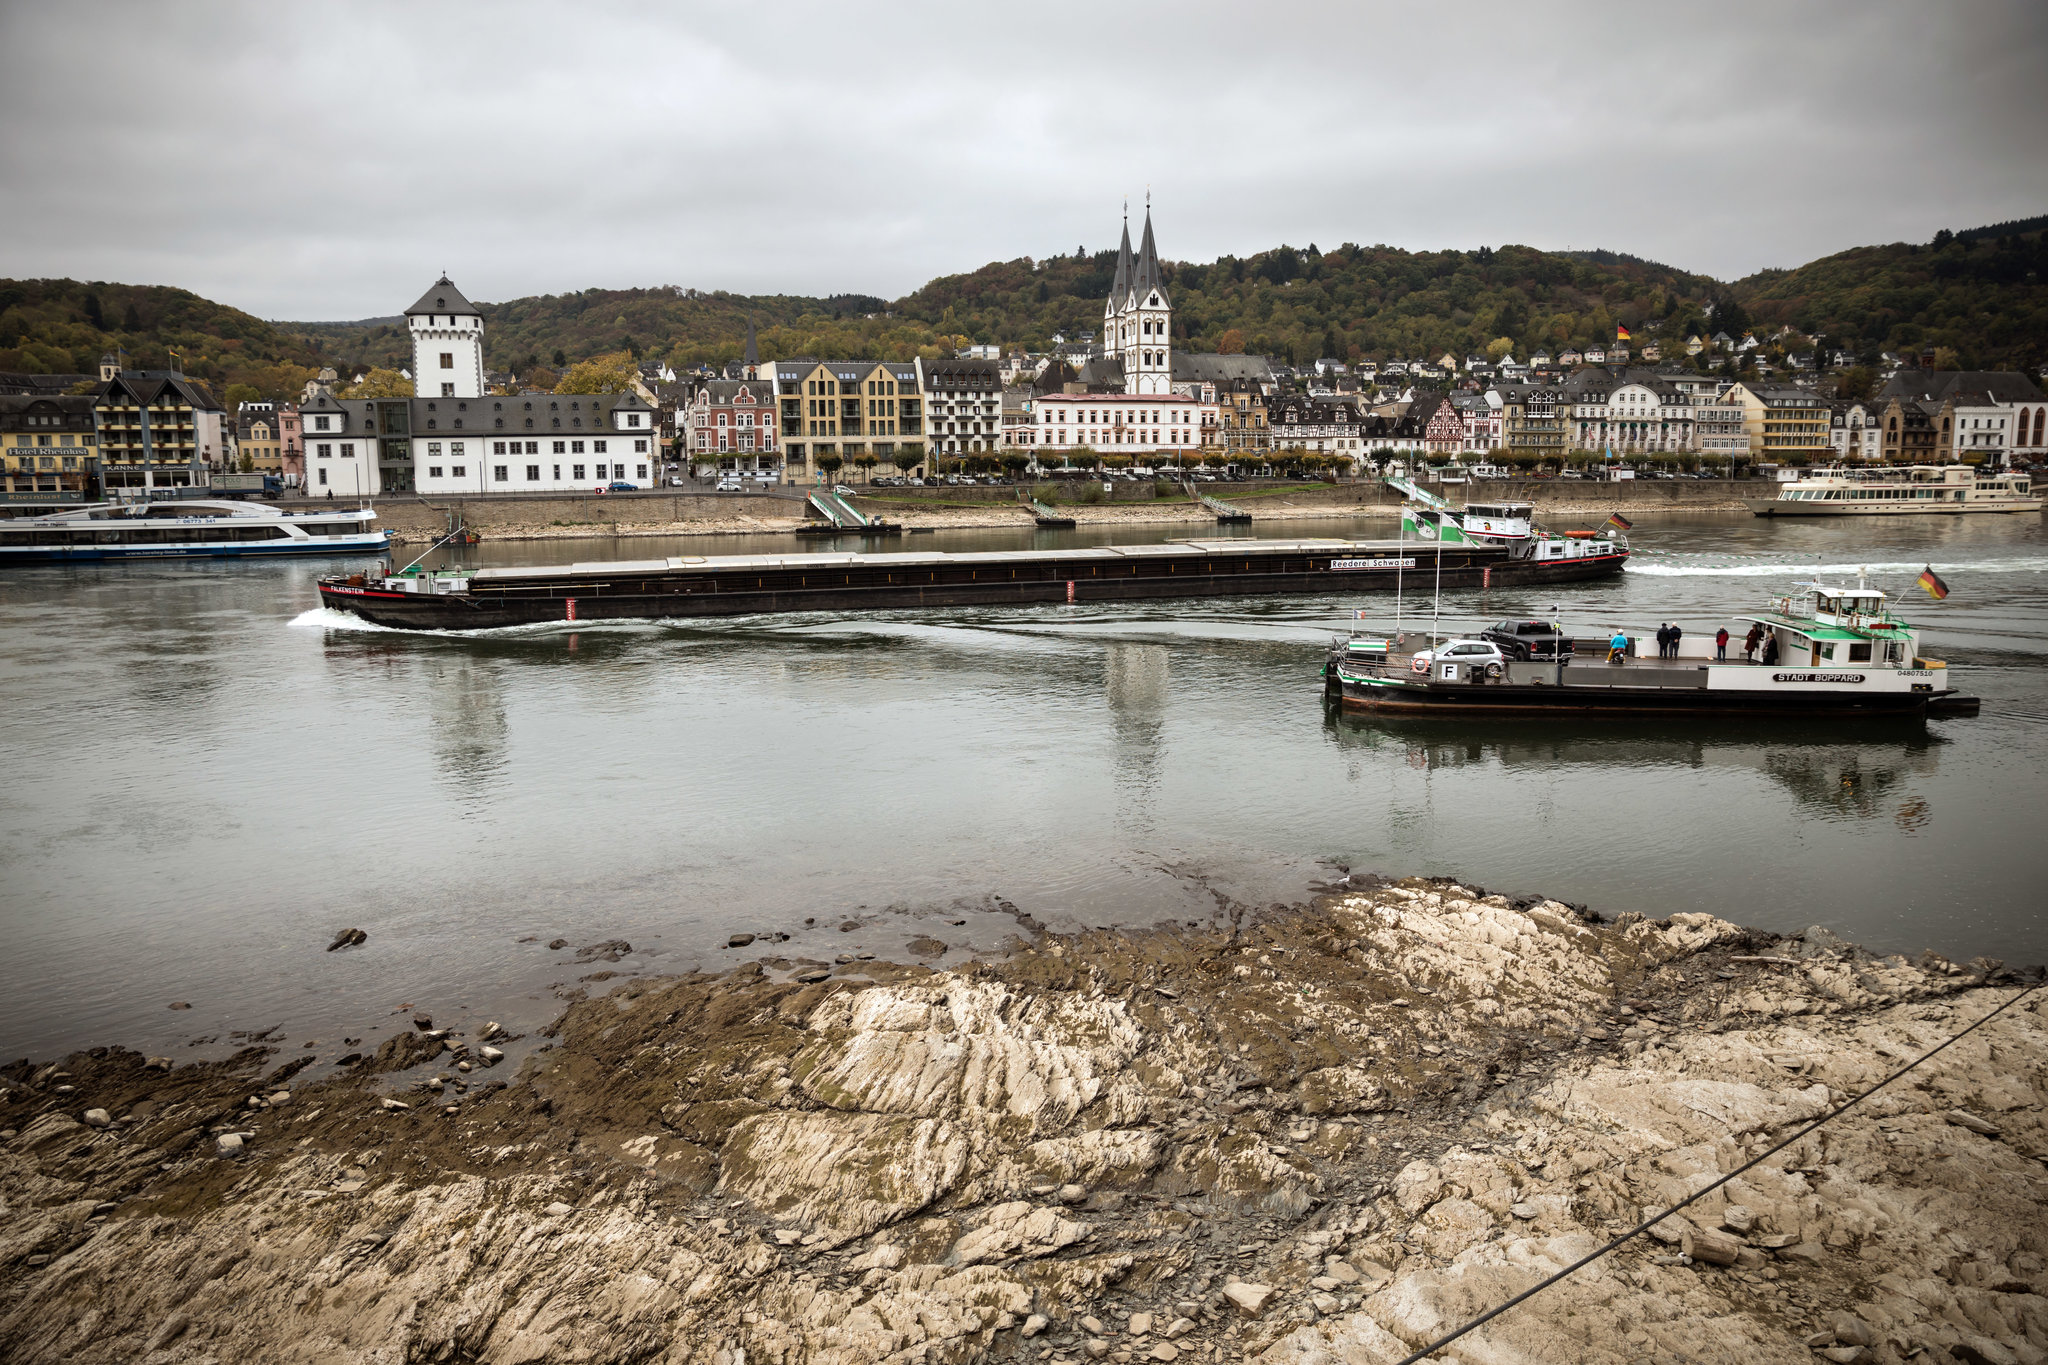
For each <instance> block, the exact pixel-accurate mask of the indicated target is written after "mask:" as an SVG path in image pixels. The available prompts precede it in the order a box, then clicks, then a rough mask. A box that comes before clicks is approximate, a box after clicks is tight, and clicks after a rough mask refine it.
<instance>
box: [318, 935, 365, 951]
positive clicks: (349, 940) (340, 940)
mask: <svg viewBox="0 0 2048 1365" xmlns="http://www.w3.org/2000/svg"><path fill="white" fill-rule="evenodd" d="M369 939H370V936H369V935H368V934H366V933H364V932H363V931H362V930H360V929H344V930H342V931H341V932H340V933H338V934H336V935H335V936H334V942H332V943H330V944H328V945H327V951H328V952H330V953H331V952H334V951H335V950H336V949H339V948H353V947H356V946H357V945H358V944H362V943H367V942H369Z"/></svg>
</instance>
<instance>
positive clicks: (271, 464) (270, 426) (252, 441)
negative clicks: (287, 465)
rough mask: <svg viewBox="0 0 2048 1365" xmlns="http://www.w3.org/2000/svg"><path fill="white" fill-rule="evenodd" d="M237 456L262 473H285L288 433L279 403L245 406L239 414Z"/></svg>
mask: <svg viewBox="0 0 2048 1365" xmlns="http://www.w3.org/2000/svg"><path fill="white" fill-rule="evenodd" d="M235 438H236V441H235V443H236V447H237V451H236V453H237V455H238V456H239V457H240V459H241V461H242V463H244V464H246V465H247V466H248V467H249V468H250V469H251V470H253V471H255V472H256V473H258V474H280V473H283V472H284V431H283V428H282V424H281V423H280V422H279V421H278V414H277V405H276V404H275V403H244V404H242V406H241V409H240V410H239V412H238V413H237V414H236V420H235Z"/></svg>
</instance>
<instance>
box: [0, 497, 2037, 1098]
mask: <svg viewBox="0 0 2048 1365" xmlns="http://www.w3.org/2000/svg"><path fill="white" fill-rule="evenodd" d="M1178 529H1179V528H1167V529H1161V528H1125V529H1122V530H1120V531H1117V532H1114V533H1111V532H1103V533H1097V534H1094V535H1088V534H1084V533H1069V534H1066V535H1062V536H1052V537H1048V536H1047V535H1046V534H1044V533H1040V534H1038V535H1037V536H1035V537H1034V536H1033V535H1032V534H1031V533H1012V532H1008V531H1002V532H996V531H988V532H969V531H961V532H942V533H939V534H935V535H932V536H929V537H926V536H919V537H918V538H917V539H918V546H919V548H923V547H925V546H931V547H932V548H938V549H987V548H1000V547H1012V546H1021V545H1026V544H1038V545H1052V544H1060V543H1082V542H1085V541H1088V540H1091V539H1092V540H1104V539H1110V538H1116V539H1122V540H1126V541H1131V540H1157V539H1160V538H1162V537H1163V536H1165V535H1171V534H1176V533H1177V532H1178ZM1383 529H1384V528H1383V525H1382V524H1380V523H1366V522H1352V521H1348V520H1347V521H1333V522H1330V523H1327V524H1323V523H1286V524H1276V525H1272V526H1270V527H1258V528H1255V530H1257V531H1258V532H1259V533H1264V534H1274V535H1284V536H1298V535H1305V534H1362V535H1365V536H1376V535H1380V534H1383ZM1632 539H1633V542H1634V546H1635V549H1636V552H1637V553H1636V557H1635V560H1634V562H1633V563H1632V564H1631V566H1630V568H1629V571H1628V572H1627V573H1626V574H1625V575H1623V576H1622V577H1621V578H1620V579H1619V580H1616V581H1612V582H1607V583H1598V584H1586V585H1575V586H1571V587H1569V588H1568V589H1567V590H1566V591H1565V592H1564V593H1563V595H1562V596H1561V597H1553V598H1551V599H1550V600H1543V601H1534V600H1529V598H1528V597H1527V596H1525V595H1523V594H1520V593H1517V592H1510V591H1499V590H1496V591H1493V592H1490V593H1484V592H1480V591H1476V590H1475V591H1464V592H1452V593H1445V594H1444V596H1443V600H1442V604H1441V611H1442V616H1443V620H1444V623H1445V624H1446V626H1449V625H1452V624H1454V623H1464V624H1470V623H1473V622H1475V621H1479V620H1491V619H1493V618H1495V617H1497V616H1507V615H1515V614H1520V613H1523V612H1530V613H1541V612H1548V611H1549V610H1551V609H1552V608H1554V607H1555V608H1561V609H1562V612H1563V615H1564V618H1565V619H1566V621H1567V622H1568V624H1569V625H1570V626H1571V627H1572V628H1573V629H1574V630H1576V631H1579V632H1580V633H1587V634H1592V633H1599V632H1600V631H1603V630H1605V629H1607V628H1608V627H1610V626H1612V625H1614V624H1616V623H1622V624H1627V625H1630V626H1637V627H1646V628H1654V627H1655V625H1656V624H1657V623H1658V622H1659V621H1661V620H1664V619H1677V620H1680V621H1681V622H1683V623H1684V624H1685V625H1686V627H1687V628H1688V630H1689V631H1692V632H1700V631H1706V632H1711V631H1712V629H1713V628H1714V626H1715V625H1716V624H1719V623H1721V622H1727V621H1730V614H1731V613H1734V612H1738V611H1744V610H1749V609H1752V608H1753V607H1755V606H1757V605H1760V603H1761V602H1762V599H1763V598H1764V597H1765V596H1766V595H1767V594H1770V593H1774V592H1783V591H1786V590H1788V589H1789V588H1790V587H1791V586H1792V584H1794V583H1795V582H1797V581H1799V580H1802V579H1807V578H1811V577H1812V576H1813V575H1814V574H1815V572H1816V571H1817V570H1818V571H1820V572H1822V573H1823V574H1825V575H1828V576H1833V577H1835V578H1837V579H1838V580H1840V579H1843V578H1845V577H1849V576H1853V574H1854V572H1855V571H1856V569H1857V567H1858V566H1867V567H1868V568H1869V570H1870V572H1871V577H1872V580H1873V582H1874V583H1875V584H1876V585H1878V586H1881V587H1884V588H1886V589H1887V590H1890V591H1892V592H1893V593H1895V594H1898V595H1899V600H1900V601H1901V603H1902V604H1903V607H1904V609H1905V611H1906V612H1907V613H1908V614H1909V616H1910V617H1911V618H1912V619H1914V620H1915V621H1917V622H1919V623H1921V624H1922V625H1923V626H1924V627H1925V629H1926V631H1927V636H1926V641H1925V647H1926V648H1927V649H1928V650H1930V651H1931V652H1932V653H1934V654H1935V655H1937V656H1939V657H1943V658H1946V659H1948V660H1949V661H1951V663H1952V664H1953V666H1954V667H1955V668H1956V669H1957V671H1958V675H1959V677H1960V678H1961V680H1962V681H1963V682H1964V683H1965V684H1966V685H1967V690H1970V691H1972V692H1975V693H1976V694H1978V695H1980V696H1982V697H1983V698H1984V713H1983V715H1981V716H1980V717H1977V718H1975V719H1968V720H1964V719H1956V720H1942V721H1934V722H1927V723H1918V722H1916V723H1912V724H1904V725H1900V724H1892V723H1885V724H1881V725H1878V724H1872V723H1868V722H1865V723H1860V724H1835V725H1826V724H1814V723H1811V722H1769V723H1764V722H1743V723H1729V722H1725V721H1702V720H1677V719H1674V720H1669V721H1663V722H1658V723H1654V724H1644V723H1634V722H1627V723H1616V722H1559V721H1549V720H1532V721H1527V722H1514V723H1509V722H1498V721H1495V722H1479V721H1466V722H1459V721H1454V720H1450V721H1430V722H1406V723H1392V722H1372V721H1363V720H1351V719H1336V718H1332V717H1330V716H1328V715H1326V713H1325V709H1324V707H1323V705H1322V702H1321V694H1320V683H1319V680H1318V678H1317V669H1318V666H1319V664H1320V662H1321V658H1322V652H1323V649H1324V647H1325V644H1326V642H1327V641H1328V639H1329V638H1330V635H1331V634H1332V632H1333V630H1335V629H1339V628H1342V627H1343V626H1345V625H1347V624H1348V623H1347V622H1345V621H1343V620H1342V618H1344V617H1345V616H1347V615H1348V614H1349V609H1350V608H1351V607H1353V606H1368V607H1371V608H1373V609H1374V611H1375V619H1376V621H1378V622H1386V621H1388V620H1390V618H1391V615H1392V604H1391V602H1390V601H1388V600H1387V599H1386V598H1384V597H1377V596H1375V597H1372V598H1360V599H1357V600H1356V601H1355V602H1354V601H1352V600H1346V599H1336V598H1274V599H1260V600H1241V601H1224V602H1214V601H1209V602H1165V603H1152V604H1130V605H1115V606H1107V605H1100V604H1086V605H1083V606H1080V607H1061V606H1047V607H1039V608H1002V609H990V610H963V609H946V610H930V611H892V612H883V613H877V614H874V615H870V616H849V617H839V618H829V617H823V616H789V617H764V618H751V619H741V620H729V621H715V622H691V623H676V624H669V623H621V624H616V625H600V626H596V627H592V626H588V625H584V626H579V627H573V628H572V627H570V626H567V625H561V626H551V627H545V628H536V629H527V630H518V631H512V632H506V633H502V634H494V635H486V636H446V635H425V634H408V633H403V632H395V631H385V630H376V629H370V628H364V627H363V626H361V625H360V624H359V623H356V622H354V621H353V620H352V619H351V618H346V617H340V616H334V615H330V614H328V613H325V612H323V611H321V610H320V609H319V608H318V606H317V602H316V598H315V594H314V590H313V580H314V578H315V577H316V575H318V574H319V573H322V572H327V571H330V569H331V567H332V566H331V564H321V563H315V562H304V563H297V564H293V563H250V564H236V563H212V562H208V563H187V564H178V563H148V564H133V565H109V566H105V567H94V566H80V567H48V568H38V569H27V570H15V571H12V572H11V573H9V574H8V576H6V577H5V578H4V579H0V676H4V679H5V690H4V694H0V695H4V697H5V699H6V704H5V707H4V709H0V753H4V754H5V757H6V782H5V784H4V786H0V1058H13V1057H19V1056H23V1055H37V1056H43V1055H50V1054H53V1053H55V1052H57V1051H58V1050H60V1049H64V1048H68V1047H72V1046H77V1045H82V1044H87V1043H105V1042H119V1043H124V1044H127V1045H131V1046H136V1047H145V1048H148V1049H150V1050H152V1051H162V1050H170V1049H178V1050H179V1051H178V1052H177V1055H180V1056H196V1055H203V1054H205V1053H207V1052H212V1051H218V1050H221V1049H224V1048H226V1047H228V1046H230V1045H232V1044H233V1043H234V1042H235V1041H236V1038H237V1035H238V1034H240V1035H243V1036H246V1035H248V1034H253V1033H261V1032H262V1031H263V1030H266V1029H268V1028H270V1027H271V1026H273V1025H276V1026H279V1028H280V1032H278V1033H277V1034H275V1035H272V1036H273V1037H275V1038H277V1039H281V1040H285V1041H289V1042H291V1043H293V1044H294V1045H296V1044H297V1043H298V1042H300V1041H301V1040H306V1041H317V1044H318V1048H317V1053H318V1055H320V1056H321V1057H323V1058H326V1057H329V1056H331V1055H332V1054H333V1053H334V1052H336V1051H338V1050H340V1039H341V1038H342V1036H343V1035H345V1034H353V1035H354V1036H365V1035H367V1034H368V1033H370V1032H374V1031H377V1030H378V1029H382V1028H389V1027H391V1026H392V1023H391V1020H392V1018H393V1012H394V1011H396V1010H398V1009H399V1008H400V1007H401V1006H409V1007H412V1008H425V1009H428V1010H429V1011H430V1012H433V1013H434V1014H435V1015H436V1018H437V1019H438V1020H443V1021H447V1022H453V1023H458V1024H459V1023H461V1022H462V1021H464V1020H466V1019H472V1018H475V1017H479V1016H482V1015H489V1016H490V1017H494V1018H500V1019H504V1020H506V1021H507V1022H508V1023H510V1024H513V1025H514V1026H531V1025H533V1024H536V1023H539V1022H541V1021H543V1020H545V1019H546V1018H547V1017H549V1016H550V1015H551V1014H552V1013H553V1012H554V1010H555V1009H557V1008H559V1001H558V998H557V996H558V995H559V993H561V992H563V991H570V990H574V989H577V988H578V981H579V978H583V977H588V976H592V975H595V974H597V973H599V972H605V971H610V972H619V973H627V972H638V971H673V970H679V969H682V968H686V967H691V966H697V965H706V964H710V965H715V964H717V963H718V962H720V961H722V960H731V959H732V958H734V957H751V956H753V955H755V954H756V953H758V952H759V946H758V945H757V946H756V947H755V948H751V949H748V950H746V952H744V953H740V954H734V953H729V952H726V951H724V950H723V948H722V945H723V944H724V943H725V941H726V938H727V936H728V935H729V934H732V933H735V932H751V933H756V934H766V933H772V932H781V933H787V934H790V935H791V936H792V937H791V938H790V940H789V941H788V942H787V943H783V944H781V945H779V946H778V947H777V948H776V949H775V951H777V952H780V953H784V954H787V955H789V956H790V957H792V958H795V957H804V956H808V957H812V958H824V959H827V960H829V959H830V957H831V956H833V955H834V954H837V953H841V952H846V951H850V950H865V951H873V952H878V953H882V954H884V955H888V954H891V953H895V952H898V951H900V950H901V948H902V945H903V943H904V941H905V940H906V939H908V938H910V937H912V936H914V935H920V934H922V935H928V936H932V937H936V938H938V939H940V940H942V941H943V942H945V943H947V944H948V945H950V957H952V958H957V957H958V956H960V955H961V954H963V953H965V952H967V951H970V950H974V949H984V950H986V949H992V948H996V947H998V946H999V945H1000V944H1001V943H1002V941H1003V939H1004V937H1005V935H1007V934H1009V933H1012V932H1014V931H1015V929H1016V921H1015V920H1014V919H1013V918H1011V915H1010V907H1015V909H1016V910H1019V911H1022V912H1024V913H1027V914H1029V915H1031V916H1034V917H1036V918H1037V919H1038V920H1040V921H1043V922H1045V923H1047V924H1049V925H1052V926H1054V927H1071V926H1074V925H1078V924H1091V925H1107V924H1126V923H1140V922H1148V921H1153V920H1156V919H1160V918H1181V919H1206V918H1207V917H1208V916H1210V915H1211V914H1213V913H1215V912H1216V911H1217V908H1218V907H1219V905H1225V904H1228V903H1232V902H1240V903H1266V902H1271V901H1284V900H1294V899H1298V898H1300V897H1301V896H1302V895H1303V894H1304V893H1305V891H1306V889H1307V887H1308V886H1309V884H1310V883H1311V882H1312V881H1313V880H1315V879H1316V878H1317V877H1319V876H1322V875H1326V874H1327V872H1328V865H1329V863H1330V862H1332V861H1334V862H1337V863H1341V864H1343V865H1347V866H1350V867H1353V868H1359V869H1375V870H1383V871H1387V872H1393V873H1447V874H1448V873H1455V874H1457V875H1460V876H1462V877H1464V878H1466V879H1468V880H1469V881H1472V882H1476V883H1478V884H1480V885H1482V886H1485V887H1487V888H1490V889H1497V890H1508V891H1543V892H1547V893H1548V894H1551V895H1553V896H1558V897H1562V898H1565V899H1569V900H1574V901H1582V902H1586V903H1588V904H1590V905H1592V906H1593V907H1594V908H1596V909H1599V910H1602V911H1605V912H1608V913H1615V912H1620V911H1625V910H1641V911H1643V912H1645V913H1648V914H1651V915H1665V914H1669V913H1672V912H1674V911H1710V912H1713V913H1716V914H1720V915H1724V916H1727V917H1729V918H1732V919H1736V920H1739V921H1742V922H1745V923H1750V924H1756V925H1761V926H1764V927H1767V928H1771V929H1776V930H1781V931H1793V930H1798V929H1801V928H1804V927H1805V926H1807V925H1811V924H1822V925H1826V926H1828V927H1829V928H1831V929H1833V930H1835V931H1836V932H1838V933H1840V934H1841V935H1843V936H1844V937H1846V938H1850V939H1853V940H1856V941H1859V942H1861V943H1864V944H1866V945H1868V946H1870V947H1873V948H1875V949H1879V950H1883V951H1907V952H1912V951H1917V950H1919V949H1921V948H1927V947H1932V948H1936V949H1939V950H1940V951H1942V952H1945V953H1947V954H1949V955H1951V956H1954V957H1957V958H1968V957H1971V956H1974V955H1978V954H1988V955H1991V956H1995V957H1999V958H2004V959H2006V960H2009V961H2015V962H2036V961H2040V960H2041V959H2042V958H2043V957H2044V956H2048V953H2044V952H2043V916H2042V910H2041V904H2042V901H2043V896H2042V881H2043V873H2044V871H2048V858H2044V856H2043V854H2042V852H2041V848H2040V844H2039V839H2040V834H2039V829H2040V816H2041V812H2042V811H2043V810H2044V809H2048V700H2044V697H2043V688H2042V669H2043V664H2044V657H2043V656H2044V654H2048V543H2044V534H2043V524H2042V520H2041V518H2039V517H2032V516H2029V517H2019V518H2007V517H1978V518H1969V519H1957V520H1953V521H1947V520H1936V519H1933V518H1924V519H1923V518H1897V519H1886V520H1879V521H1864V522H1860V523H1857V524H1854V525H1843V524H1821V523H1808V524H1801V523H1792V522H1766V521H1756V520H1753V519H1751V518H1748V517H1730V516H1701V517H1692V518H1679V517H1671V518H1662V519H1652V518H1649V517H1644V518H1642V519H1641V521H1640V522H1639V524H1638V525H1637V527H1636V529H1635V532H1634V533H1633V537H1632ZM768 547H773V548H793V547H794V546H793V542H791V541H789V540H786V539H784V538H781V537H747V538H729V539H725V540H720V541H710V540H706V539H704V538H690V539H688V540H677V541H673V542H666V543H663V542H648V541H644V540H634V541H627V542H611V541H596V542H592V541H575V542H563V541H554V542H540V543H527V544H507V545H487V546H483V547H478V548H477V549H475V550H471V551H468V552H466V553H468V554H469V555H470V556H471V560H472V562H491V563H513V562H529V563H563V562H569V561H571V560H594V559H603V558H645V557H649V556H651V555H656V554H675V553H694V554H702V553H716V552H738V551H745V550H756V549H761V548H768ZM1927 563H1932V564H1933V565H1934V566H1935V567H1936V568H1937V570H1938V571H1939V572H1940V573H1941V574H1942V576H1943V577H1944V578H1945V579H1946V580H1947V581H1948V583H1949V585H1950V587H1951V589H1952V590H1953V591H1952V595H1951V596H1950V597H1949V598H1948V599H1947V600H1946V601H1943V602H1933V601H1930V600H1928V599H1926V598H1925V597H1923V596H1921V595H1920V594H1918V593H1917V592H1915V591H1914V590H1913V588H1912V582H1913V579H1914V577H1915V575H1917V574H1918V573H1919V571H1920V569H1921V567H1922V566H1923V564H1927ZM1415 586H1416V587H1417V588H1420V587H1421V585H1419V584H1418V585H1415ZM1554 591H1555V590H1553V592H1554ZM1404 605H1405V609H1406V610H1407V611H1408V612H1409V613H1410V619H1411V620H1412V619H1413V614H1414V613H1416V612H1418V611H1420V612H1427V611H1428V610H1429V609H1430V608H1431V605H1432V604H1431V601H1430V599H1429V596H1428V594H1427V593H1426V592H1424V591H1416V592H1412V593H1411V594H1410V595H1409V596H1408V597H1407V599H1406V601H1405V604H1404ZM842 925H852V926H854V927H853V928H850V929H842V928H841V926H842ZM344 926H356V927H360V928H362V929H364V930H366V931H367V932H368V934H369V941H368V942H367V943H366V944H365V945H364V946H363V947H361V948H356V949H352V950H349V951H346V952H339V953H332V954H329V953H327V952H325V951H324V950H325V948H326V945H327V944H328V942H329V941H330V939H331V938H332V937H333V935H334V933H335V931H337V930H338V929H340V928H342V927H344ZM558 938H559V939H566V940H567V941H568V942H567V946H566V947H565V948H563V949H560V950H551V949H549V948H548V946H547V945H548V943H549V942H551V941H553V940H555V939H558ZM604 940H625V941H628V942H630V943H631V944H632V945H633V951H632V952H631V953H630V954H629V955H627V956H625V957H624V958H623V959H622V960H619V961H612V960H610V959H609V958H603V957H600V958H597V959H595V960H593V961H588V962H585V963H582V964H578V963H575V962H574V961H572V960H570V959H571V958H572V956H573V954H574V953H575V950H576V949H577V948H578V947H581V946H584V945H589V944H595V943H598V942H600V941H604ZM551 987H552V988H554V989H553V990H552V991H551V990H550V988H551ZM582 988H584V989H602V988H603V986H602V982H584V983H582ZM174 1001H175V1002H186V1003H189V1004H190V1006H191V1008H190V1009H189V1010H185V1011H171V1010H169V1009H168V1008H167V1007H168V1006H169V1004H171V1003H172V1002H174ZM399 1026H402V1021H400V1025H399Z"/></svg>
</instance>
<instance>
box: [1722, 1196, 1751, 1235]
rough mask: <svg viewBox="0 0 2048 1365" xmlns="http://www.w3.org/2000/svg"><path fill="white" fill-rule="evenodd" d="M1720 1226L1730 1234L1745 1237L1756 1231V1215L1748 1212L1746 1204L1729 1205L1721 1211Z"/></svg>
mask: <svg viewBox="0 0 2048 1365" xmlns="http://www.w3.org/2000/svg"><path fill="white" fill-rule="evenodd" d="M1721 1226H1722V1227H1724V1228H1726V1229H1728V1231H1730V1232H1739V1233H1742V1234H1744V1235H1745V1236H1747V1235H1748V1234H1749V1233H1751V1232H1753V1231H1755V1230H1756V1214H1754V1213H1752V1212H1751V1211H1750V1208H1749V1206H1748V1205H1747V1204H1730V1205H1729V1206H1728V1207H1727V1208H1725V1209H1722V1210H1721Z"/></svg>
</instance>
